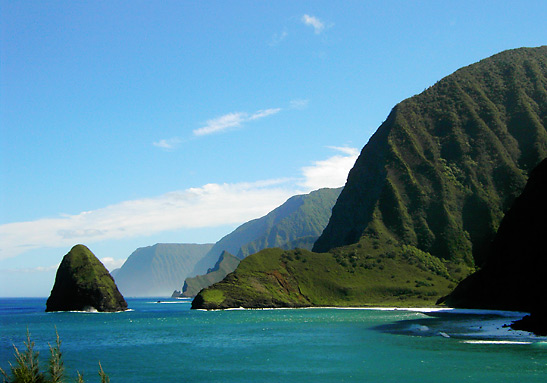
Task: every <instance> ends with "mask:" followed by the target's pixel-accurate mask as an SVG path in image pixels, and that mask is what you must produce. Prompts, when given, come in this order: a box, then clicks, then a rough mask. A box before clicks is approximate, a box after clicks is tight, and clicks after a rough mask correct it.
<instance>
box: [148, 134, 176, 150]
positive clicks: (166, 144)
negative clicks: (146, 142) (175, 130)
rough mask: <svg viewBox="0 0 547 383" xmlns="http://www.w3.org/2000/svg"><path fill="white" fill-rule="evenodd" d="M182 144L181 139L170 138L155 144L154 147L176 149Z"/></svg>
mask: <svg viewBox="0 0 547 383" xmlns="http://www.w3.org/2000/svg"><path fill="white" fill-rule="evenodd" d="M180 143H181V139H180V138H177V137H173V138H168V139H163V140H159V141H157V142H154V143H153V145H154V146H157V147H158V148H161V149H165V150H172V149H175V148H176V147H177V146H178V145H179V144H180Z"/></svg>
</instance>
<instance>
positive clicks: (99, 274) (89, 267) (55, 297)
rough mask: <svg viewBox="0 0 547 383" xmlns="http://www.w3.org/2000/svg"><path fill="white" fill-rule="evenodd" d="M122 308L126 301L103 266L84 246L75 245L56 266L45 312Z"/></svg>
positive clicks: (121, 309) (125, 305)
mask: <svg viewBox="0 0 547 383" xmlns="http://www.w3.org/2000/svg"><path fill="white" fill-rule="evenodd" d="M93 309H95V310H97V311H108V312H113V311H123V310H126V309H127V302H126V301H125V299H124V298H123V296H122V295H121V294H120V292H119V291H118V288H117V287H116V283H114V279H113V278H112V277H111V276H110V274H109V273H108V270H107V269H106V268H105V267H104V265H103V264H102V263H101V261H99V260H98V259H97V257H95V255H94V254H93V253H92V252H91V251H90V250H89V249H88V248H87V247H86V246H84V245H76V246H74V247H73V248H72V249H71V250H70V252H69V253H68V254H66V255H65V256H64V258H63V261H62V262H61V265H60V266H59V268H58V269H57V275H56V277H55V284H54V285H53V289H52V290H51V295H50V296H49V298H48V300H47V303H46V311H86V310H93Z"/></svg>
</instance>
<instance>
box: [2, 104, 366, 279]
mask: <svg viewBox="0 0 547 383" xmlns="http://www.w3.org/2000/svg"><path fill="white" fill-rule="evenodd" d="M272 113H276V112H275V110H270V111H268V110H265V111H259V112H256V113H255V114H253V115H251V116H248V117H247V119H250V118H253V117H254V118H262V117H264V116H266V115H269V114H272ZM332 149H334V150H336V151H337V152H339V153H340V154H337V155H335V156H332V157H330V158H328V159H326V160H323V161H316V162H314V163H313V164H312V165H310V166H307V167H304V168H303V169H301V171H302V178H301V179H299V180H294V179H293V180H291V179H269V180H262V181H257V182H244V183H236V184H207V185H204V186H201V187H196V188H189V189H186V190H180V191H174V192H170V193H166V194H163V195H160V196H157V197H153V198H143V199H138V200H131V201H124V202H120V203H117V204H114V205H110V206H106V207H104V208H101V209H97V210H92V211H84V212H81V213H79V214H74V215H61V216H59V217H55V218H43V219H39V220H35V221H28V222H15V223H8V224H4V225H0V260H1V259H7V258H11V257H15V256H17V255H19V254H23V253H25V252H27V251H30V250H36V249H42V248H56V247H71V246H73V245H74V244H76V243H85V244H92V243H97V242H101V241H106V240H120V239H128V238H135V237H142V236H150V235H153V234H157V233H161V232H166V231H172V230H181V229H195V228H213V227H220V226H224V225H233V224H241V223H243V222H246V221H249V220H251V219H255V218H258V217H261V216H263V215H265V214H267V213H268V212H270V211H271V210H273V209H274V208H276V207H278V206H279V205H281V204H282V203H284V202H285V201H286V200H287V199H288V198H289V197H291V196H293V195H295V194H300V193H305V192H309V191H312V190H316V189H320V188H323V187H340V186H343V185H344V183H345V181H346V178H347V174H348V172H349V170H350V169H351V167H352V166H353V164H354V162H355V159H356V158H357V154H358V151H357V149H354V148H348V147H332ZM102 261H103V263H104V264H105V266H106V267H107V268H108V269H109V270H112V269H114V268H116V267H118V265H121V263H123V261H122V260H119V259H113V258H109V257H107V258H103V259H102ZM29 270H30V269H29ZM36 271H39V270H36ZM43 271H45V270H43Z"/></svg>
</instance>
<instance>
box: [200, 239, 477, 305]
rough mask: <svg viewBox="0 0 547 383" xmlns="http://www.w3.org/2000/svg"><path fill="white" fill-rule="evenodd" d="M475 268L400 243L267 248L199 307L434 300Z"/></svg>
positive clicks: (204, 294) (432, 302) (207, 295)
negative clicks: (309, 248) (318, 249)
mask: <svg viewBox="0 0 547 383" xmlns="http://www.w3.org/2000/svg"><path fill="white" fill-rule="evenodd" d="M470 272H471V269H470V268H469V267H468V266H467V265H466V264H465V263H453V262H449V261H444V262H443V261H441V260H439V259H438V258H435V257H433V256H431V255H430V254H427V253H425V252H423V251H420V250H418V249H416V248H413V247H409V246H405V247H401V246H398V245H397V244H396V243H392V244H386V243H370V242H366V243H359V244H355V245H352V246H347V247H344V248H340V249H334V250H333V251H332V252H329V253H313V252H310V251H307V250H302V249H296V250H290V251H287V250H282V249H266V250H263V251H261V252H259V253H256V254H253V255H251V256H249V257H247V258H246V259H244V260H243V261H242V262H241V263H240V266H239V267H238V268H237V269H236V271H235V272H233V273H231V274H229V275H228V276H227V277H226V278H225V279H224V280H223V281H221V282H219V283H216V284H214V285H213V286H211V287H210V288H209V289H205V290H203V291H202V292H201V293H200V294H199V295H201V297H200V299H198V300H197V302H203V303H202V304H201V308H228V307H248V308H260V307H310V306H354V307H355V306H384V307H389V306H395V307H402V306H405V307H416V306H434V305H435V303H436V301H437V300H438V299H439V298H440V297H442V296H444V295H446V294H448V293H449V292H450V291H451V290H452V289H453V288H454V286H455V285H456V284H457V282H458V281H459V280H460V279H462V278H463V277H464V276H466V275H468V274H469V273H470Z"/></svg>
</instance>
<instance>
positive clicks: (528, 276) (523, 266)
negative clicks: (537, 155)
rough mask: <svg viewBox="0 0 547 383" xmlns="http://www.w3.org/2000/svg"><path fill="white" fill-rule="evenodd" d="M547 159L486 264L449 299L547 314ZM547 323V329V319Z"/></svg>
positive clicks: (454, 303)
mask: <svg viewBox="0 0 547 383" xmlns="http://www.w3.org/2000/svg"><path fill="white" fill-rule="evenodd" d="M546 237H547V160H544V161H542V162H541V163H540V164H539V165H538V166H537V167H536V168H535V169H534V170H533V172H532V173H531V175H530V179H529V180H528V183H527V184H526V187H525V188H524V191H523V192H522V195H520V196H519V197H518V198H517V199H516V200H515V202H514V204H513V206H512V207H511V209H510V210H509V211H508V212H507V214H506V215H505V217H504V218H503V220H502V222H501V224H500V227H499V230H498V232H497V234H496V237H495V239H494V242H493V244H492V248H491V252H490V253H489V255H488V257H487V259H486V262H485V264H484V267H483V268H482V269H481V270H479V271H478V272H476V273H475V274H473V275H471V276H469V277H468V278H467V279H465V280H464V281H463V282H462V283H460V284H459V285H458V287H457V288H456V289H455V290H454V292H452V293H451V294H450V295H449V296H448V298H447V299H446V303H447V304H448V305H450V306H454V307H469V308H489V309H501V310H516V311H527V312H533V313H534V314H535V315H543V317H544V318H547V316H545V314H547V300H546V297H547V280H546V278H545V270H547V247H546V246H545V238H546ZM544 327H545V328H546V329H547V321H545V324H544Z"/></svg>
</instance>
